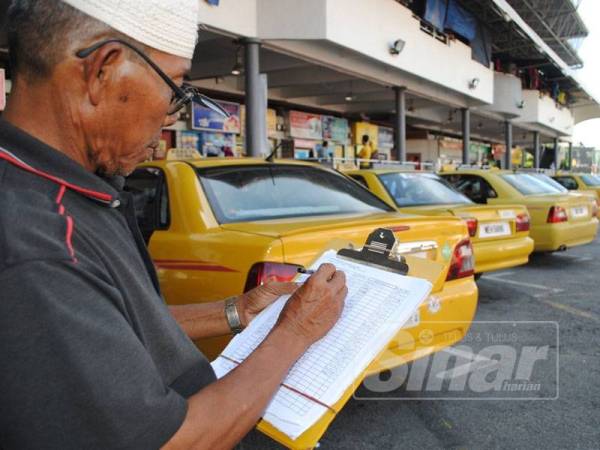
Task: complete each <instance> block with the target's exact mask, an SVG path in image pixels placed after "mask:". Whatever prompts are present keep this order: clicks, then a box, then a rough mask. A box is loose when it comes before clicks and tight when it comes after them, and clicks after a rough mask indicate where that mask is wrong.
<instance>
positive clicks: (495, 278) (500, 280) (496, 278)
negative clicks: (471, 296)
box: [482, 274, 565, 294]
mask: <svg viewBox="0 0 600 450" xmlns="http://www.w3.org/2000/svg"><path fill="white" fill-rule="evenodd" d="M502 275H503V274H502ZM482 279H483V280H490V281H495V282H496V283H507V284H512V285H515V286H520V287H525V288H533V289H540V290H542V291H546V292H551V293H553V294H559V293H561V292H564V291H565V290H564V289H558V288H552V287H548V286H543V285H541V284H534V283H525V282H524V281H515V280H507V279H505V278H501V277H500V276H499V275H495V276H486V277H485V278H482Z"/></svg>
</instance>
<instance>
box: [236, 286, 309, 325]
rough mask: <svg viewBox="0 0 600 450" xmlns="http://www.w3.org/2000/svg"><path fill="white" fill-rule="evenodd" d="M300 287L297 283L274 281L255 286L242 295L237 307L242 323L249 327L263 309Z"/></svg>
mask: <svg viewBox="0 0 600 450" xmlns="http://www.w3.org/2000/svg"><path fill="white" fill-rule="evenodd" d="M298 287H299V285H298V284H297V283H281V282H273V283H267V284H263V285H261V286H258V287H255V288H254V289H252V290H250V291H248V292H246V293H245V294H242V295H240V297H239V300H238V302H237V307H238V313H239V315H240V320H241V321H242V325H243V326H244V327H247V326H248V324H249V323H250V322H251V321H252V319H254V318H255V317H256V315H257V314H258V313H260V312H261V311H262V310H263V309H265V308H266V307H267V306H269V305H270V304H271V303H273V302H274V301H275V300H277V299H278V298H279V297H281V296H282V295H286V294H293V293H294V292H295V291H296V290H297V289H298Z"/></svg>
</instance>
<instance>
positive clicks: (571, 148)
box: [567, 142, 573, 170]
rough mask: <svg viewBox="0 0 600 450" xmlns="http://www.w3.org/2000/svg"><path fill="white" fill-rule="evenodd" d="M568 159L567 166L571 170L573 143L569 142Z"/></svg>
mask: <svg viewBox="0 0 600 450" xmlns="http://www.w3.org/2000/svg"><path fill="white" fill-rule="evenodd" d="M568 155H569V160H568V161H567V168H568V169H569V170H571V169H572V168H573V167H572V166H573V143H572V142H569V152H568Z"/></svg>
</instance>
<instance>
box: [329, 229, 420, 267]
mask: <svg viewBox="0 0 600 450" xmlns="http://www.w3.org/2000/svg"><path fill="white" fill-rule="evenodd" d="M397 246H398V241H397V240H396V237H395V236H394V232H393V231H392V230H390V229H388V228H377V229H376V230H375V231H373V232H372V233H371V234H369V237H367V241H366V243H365V245H364V247H363V248H362V249H360V250H354V249H351V248H342V249H340V250H339V251H338V253H337V254H338V256H341V257H342V258H347V259H351V260H354V261H358V262H360V263H362V264H366V265H369V266H374V267H377V268H378V269H383V270H387V271H389V272H395V273H399V274H402V275H406V274H408V270H409V267H408V264H407V263H406V258H404V256H402V255H401V254H399V253H398V252H397V251H396V248H397Z"/></svg>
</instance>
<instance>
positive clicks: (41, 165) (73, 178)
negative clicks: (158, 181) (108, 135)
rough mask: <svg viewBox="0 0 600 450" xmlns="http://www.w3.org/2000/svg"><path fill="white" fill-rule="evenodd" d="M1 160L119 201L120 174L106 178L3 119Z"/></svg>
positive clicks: (108, 200) (108, 201)
mask: <svg viewBox="0 0 600 450" xmlns="http://www.w3.org/2000/svg"><path fill="white" fill-rule="evenodd" d="M0 160H6V161H8V162H9V163H11V164H13V165H15V166H17V167H19V168H21V169H23V170H25V171H27V172H30V173H33V174H35V175H38V176H40V177H42V178H46V179H48V180H50V181H53V182H55V183H57V184H60V185H64V186H65V187H67V188H69V189H71V190H73V191H75V192H78V193H79V194H81V195H84V196H86V197H88V198H91V199H93V200H96V201H98V202H101V203H104V204H107V205H111V206H116V205H118V197H119V192H118V189H119V187H118V186H122V183H121V180H120V179H121V177H113V178H104V177H101V176H99V175H96V174H94V173H92V172H89V171H87V170H86V169H85V168H84V167H83V166H82V165H80V164H78V163H77V162H76V161H74V160H72V159H71V158H69V157H68V156H66V155H65V154H63V153H61V152H59V151H58V150H56V149H54V148H52V147H50V146H49V145H47V144H45V143H44V142H42V141H40V140H38V139H36V138H35V137H33V136H31V135H30V134H28V133H26V132H25V131H23V130H21V129H20V128H17V127H15V126H14V125H12V124H10V123H9V122H7V121H6V120H2V119H0Z"/></svg>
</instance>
